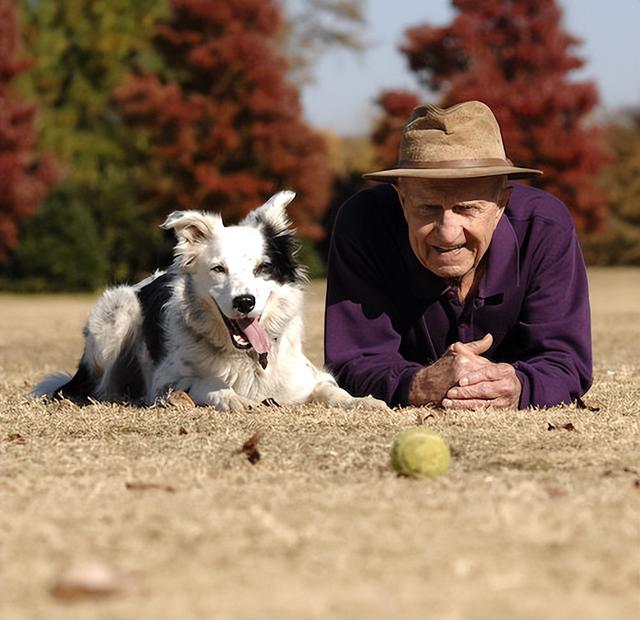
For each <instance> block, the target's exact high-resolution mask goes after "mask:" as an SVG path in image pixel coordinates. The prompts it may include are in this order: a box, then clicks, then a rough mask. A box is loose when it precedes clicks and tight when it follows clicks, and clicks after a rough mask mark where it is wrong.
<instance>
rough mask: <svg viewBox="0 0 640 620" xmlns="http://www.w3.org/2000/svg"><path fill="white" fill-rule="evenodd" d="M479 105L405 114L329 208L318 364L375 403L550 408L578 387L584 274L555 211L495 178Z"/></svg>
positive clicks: (553, 205) (489, 120)
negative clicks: (334, 213)
mask: <svg viewBox="0 0 640 620" xmlns="http://www.w3.org/2000/svg"><path fill="white" fill-rule="evenodd" d="M537 174H541V173H540V171H538V170H533V169H529V168H519V167H516V166H514V165H513V164H512V163H511V162H510V161H509V160H508V159H506V156H505V152H504V148H503V145H502V138H501V135H500V128H499V127H498V123H497V121H496V119H495V117H494V115H493V113H492V112H491V110H490V109H489V108H488V107H487V106H486V105H484V104H483V103H480V102H478V101H470V102H466V103H461V104H459V105H456V106H453V107H451V108H448V109H441V108H438V107H435V106H422V107H419V108H416V109H415V110H414V112H413V114H412V116H411V118H410V120H409V122H408V123H407V125H406V126H405V129H404V132H403V137H402V143H401V147H400V158H399V162H398V165H397V167H396V168H394V169H391V170H383V171H380V172H374V173H370V174H366V175H365V177H367V178H370V179H374V180H376V181H386V182H387V184H383V185H377V186H375V187H373V188H371V189H366V190H364V191H362V192H360V193H358V194H357V195H355V196H354V197H352V198H351V199H350V200H349V201H347V202H346V203H345V204H344V205H343V206H342V208H341V209H340V212H339V214H338V217H337V220H336V224H335V229H334V233H333V239H332V245H331V251H330V255H329V273H328V282H327V307H326V330H325V356H326V362H327V365H328V367H329V368H330V369H331V370H332V371H333V373H334V374H335V376H336V378H337V379H338V382H339V383H340V385H341V386H342V387H344V388H345V389H347V390H348V391H349V392H351V393H353V394H356V395H366V394H372V395H374V396H376V397H377V398H381V399H383V400H385V401H386V402H387V403H388V404H389V405H392V406H394V405H400V406H406V405H414V406H419V405H425V404H437V405H441V406H443V407H445V408H454V409H476V408H480V407H483V406H488V405H491V406H494V407H519V408H526V407H530V406H552V405H556V404H558V403H569V402H571V401H572V400H573V399H575V398H577V397H579V396H581V395H582V394H584V392H585V391H586V390H587V389H588V388H589V386H590V385H591V333H590V313H589V299H588V290H587V277H586V273H585V267H584V262H583V259H582V254H581V251H580V247H579V245H578V240H577V238H576V233H575V229H574V226H573V223H572V221H571V218H570V216H569V213H568V212H567V209H566V208H565V206H564V205H563V204H562V203H561V202H560V201H559V200H557V199H556V198H554V197H553V196H551V195H550V194H547V193H546V192H543V191H541V190H539V189H534V188H532V187H528V186H526V185H522V184H511V183H508V182H507V180H508V179H513V178H525V177H530V176H534V175H537Z"/></svg>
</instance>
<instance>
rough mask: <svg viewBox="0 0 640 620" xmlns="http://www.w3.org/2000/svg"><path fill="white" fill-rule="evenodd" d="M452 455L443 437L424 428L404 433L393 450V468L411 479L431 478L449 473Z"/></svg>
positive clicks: (407, 430) (394, 444) (411, 429)
mask: <svg viewBox="0 0 640 620" xmlns="http://www.w3.org/2000/svg"><path fill="white" fill-rule="evenodd" d="M450 460H451V455H450V454H449V448H448V447H447V444H446V443H445V442H444V440H443V439H442V437H440V435H438V434H437V433H434V432H433V431H430V430H428V429H426V428H424V427H421V426H416V427H413V428H408V429H406V430H404V431H402V432H401V433H400V434H399V435H398V436H397V437H396V438H395V440H394V442H393V446H392V448H391V466H392V467H393V469H395V470H396V471H397V472H398V473H399V474H402V475H403V476H410V477H411V478H430V477H432V476H439V475H440V474H442V473H444V472H445V471H447V468H448V467H449V461H450Z"/></svg>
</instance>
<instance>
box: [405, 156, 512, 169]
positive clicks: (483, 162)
mask: <svg viewBox="0 0 640 620" xmlns="http://www.w3.org/2000/svg"><path fill="white" fill-rule="evenodd" d="M496 166H513V162H512V161H511V160H510V159H502V158H499V157H487V158H485V159H449V160H445V161H409V160H406V159H405V160H400V161H399V162H398V164H397V168H425V169H430V168H433V169H441V168H493V167H496Z"/></svg>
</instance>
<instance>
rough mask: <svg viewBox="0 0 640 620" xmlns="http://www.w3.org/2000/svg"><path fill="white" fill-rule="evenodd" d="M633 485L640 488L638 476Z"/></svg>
mask: <svg viewBox="0 0 640 620" xmlns="http://www.w3.org/2000/svg"><path fill="white" fill-rule="evenodd" d="M633 486H634V487H635V488H636V489H640V478H636V479H635V480H634V481H633Z"/></svg>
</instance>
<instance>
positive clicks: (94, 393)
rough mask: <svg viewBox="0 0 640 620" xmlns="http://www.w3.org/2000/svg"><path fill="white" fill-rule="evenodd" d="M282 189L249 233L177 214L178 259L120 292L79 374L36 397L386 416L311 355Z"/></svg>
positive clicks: (212, 219)
mask: <svg viewBox="0 0 640 620" xmlns="http://www.w3.org/2000/svg"><path fill="white" fill-rule="evenodd" d="M294 197H295V194H294V193H293V192H288V191H284V192H279V193H277V194H275V195H274V196H273V197H272V198H270V199H269V200H268V201H267V202H266V203H265V204H263V205H262V206H261V207H259V208H257V209H255V210H254V211H252V212H251V213H250V214H249V215H248V216H247V217H246V218H245V219H244V220H243V221H242V222H240V224H238V225H236V226H225V225H224V224H223V222H222V219H221V217H220V216H219V215H217V214H210V213H200V212H197V211H176V212H174V213H171V214H170V215H169V216H168V217H167V219H166V221H165V222H164V224H162V227H163V228H165V229H172V230H174V231H175V234H176V237H177V243H176V246H175V248H174V261H173V263H172V265H171V266H170V267H169V269H168V270H167V271H166V272H162V271H158V272H156V273H155V274H154V275H152V276H150V277H149V278H147V279H146V280H143V281H142V282H140V283H138V284H136V285H134V286H117V287H115V288H111V289H108V290H107V291H106V292H105V293H104V294H103V295H102V297H101V298H100V299H99V300H98V302H97V303H96V305H95V306H94V308H93V309H92V311H91V313H90V315H89V319H88V321H87V324H86V326H85V329H84V337H85V349H84V353H83V355H82V358H81V360H80V363H79V366H78V369H77V371H76V373H75V375H74V376H73V377H71V376H70V375H68V374H64V373H60V374H56V375H53V376H51V377H49V378H47V379H45V380H44V381H43V382H42V383H40V384H39V385H38V386H37V387H36V388H35V389H34V391H33V394H34V395H40V396H43V395H46V396H49V397H53V398H56V397H58V398H59V397H67V398H70V399H73V400H77V401H81V402H82V401H84V402H86V401H87V400H88V399H89V398H93V399H96V400H103V401H116V402H123V401H124V402H140V401H143V402H145V403H147V404H150V403H153V402H154V401H155V400H156V399H158V398H161V397H163V396H165V395H166V394H167V393H168V391H169V390H170V389H179V390H183V391H185V392H187V393H188V394H189V396H190V397H191V398H192V400H193V401H194V402H195V403H196V404H200V405H211V406H213V407H215V408H216V409H220V410H224V411H237V410H242V409H245V408H248V407H251V406H254V405H258V404H260V403H261V402H263V401H270V400H275V401H276V402H277V403H279V404H283V405H284V404H290V403H308V402H318V403H324V404H326V405H333V406H338V407H347V408H351V407H354V406H358V405H364V406H367V407H376V408H378V407H386V405H385V404H384V403H383V402H382V401H380V400H377V399H374V398H373V397H366V398H354V397H352V396H350V395H349V394H348V393H347V392H346V391H345V390H343V389H341V388H340V387H338V385H337V383H336V381H335V379H334V378H333V377H332V376H331V375H330V374H328V373H327V372H324V371H322V370H320V369H318V368H316V367H314V366H313V365H312V364H311V362H310V361H309V360H308V359H307V358H306V357H305V355H304V353H303V352H302V330H303V325H302V297H303V284H304V283H305V282H306V278H305V275H304V271H303V269H302V267H301V266H300V264H299V263H298V262H297V260H296V258H295V252H296V249H297V242H296V240H295V237H294V232H293V230H292V228H291V224H290V222H289V219H288V217H287V214H286V211H285V207H286V206H287V205H288V204H289V202H291V200H293V198H294Z"/></svg>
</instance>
